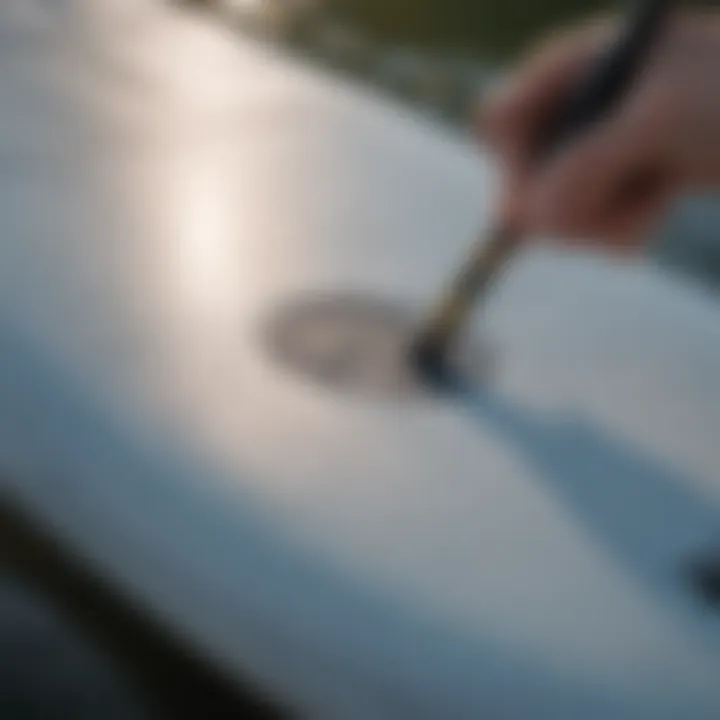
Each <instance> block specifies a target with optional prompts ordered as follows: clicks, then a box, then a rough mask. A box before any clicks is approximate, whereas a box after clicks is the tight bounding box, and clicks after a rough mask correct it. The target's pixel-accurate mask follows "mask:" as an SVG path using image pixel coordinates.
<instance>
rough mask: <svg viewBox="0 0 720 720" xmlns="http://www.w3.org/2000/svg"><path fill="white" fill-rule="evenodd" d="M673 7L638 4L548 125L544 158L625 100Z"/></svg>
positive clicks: (666, 2)
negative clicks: (607, 47) (610, 45)
mask: <svg viewBox="0 0 720 720" xmlns="http://www.w3.org/2000/svg"><path fill="white" fill-rule="evenodd" d="M671 6H672V2H671V1H670V0H644V1H642V2H638V3H637V4H636V7H635V8H634V9H633V10H632V11H631V13H630V15H629V17H628V18H627V20H626V21H625V26H624V28H623V29H622V31H621V33H620V37H619V38H618V39H617V40H616V41H615V42H614V43H613V45H612V47H611V48H610V49H609V50H607V51H606V52H605V53H604V54H603V55H602V56H601V57H600V59H599V61H598V63H597V65H595V66H594V67H593V69H592V70H591V71H590V74H589V76H588V77H587V78H586V79H585V81H584V82H583V83H581V84H580V85H579V86H578V88H577V89H576V91H575V93H574V94H572V95H571V96H570V98H569V99H568V100H567V101H566V103H564V104H563V107H562V109H561V111H560V113H559V114H558V115H557V116H556V117H555V118H553V120H552V122H550V123H549V124H548V127H547V129H546V131H545V132H544V133H543V136H542V139H541V143H540V147H539V148H538V150H539V155H540V156H541V157H546V156H547V155H549V154H552V153H554V152H556V151H557V150H558V149H560V147H561V146H563V145H564V144H565V143H567V142H569V141H570V140H572V139H574V138H575V137H576V136H577V135H579V134H580V133H582V132H583V131H585V130H587V129H588V127H590V126H591V125H593V124H594V123H596V122H597V121H598V120H601V119H602V118H603V117H604V116H605V115H607V114H608V113H609V112H610V111H611V110H612V108H613V106H614V105H615V104H616V103H618V102H619V101H620V100H621V99H622V97H623V95H624V94H625V93H626V92H627V90H628V89H629V88H630V87H631V85H632V83H633V81H634V80H635V78H636V77H637V75H638V73H639V71H640V69H641V68H642V66H643V64H644V63H645V62H646V61H647V57H648V55H649V52H650V49H651V46H652V45H653V43H654V41H655V40H656V38H657V37H658V35H659V34H660V31H661V30H662V28H663V26H664V23H665V19H666V17H667V16H668V14H669V11H670V9H671Z"/></svg>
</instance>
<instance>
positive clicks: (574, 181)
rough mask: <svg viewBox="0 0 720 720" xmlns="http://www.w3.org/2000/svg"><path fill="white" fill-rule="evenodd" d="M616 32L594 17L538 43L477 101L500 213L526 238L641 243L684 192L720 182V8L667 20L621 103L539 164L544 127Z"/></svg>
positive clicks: (623, 245)
mask: <svg viewBox="0 0 720 720" xmlns="http://www.w3.org/2000/svg"><path fill="white" fill-rule="evenodd" d="M615 33H616V28H615V22H614V21H613V20H603V21H593V22H590V23H588V24H587V25H585V26H583V27H581V28H575V29H571V30H569V31H566V32H564V33H563V34H562V35H559V36H555V37H552V38H550V39H548V40H547V41H545V43H544V44H543V46H542V47H541V48H540V49H539V50H538V51H536V52H534V53H532V54H531V55H530V56H529V58H528V59H527V60H526V61H525V62H524V63H523V64H522V65H521V67H520V68H519V69H518V70H516V71H515V72H514V73H512V75H511V78H510V80H509V81H508V82H506V83H503V85H502V86H501V87H500V90H499V92H498V93H496V94H495V95H494V96H493V97H492V98H491V99H490V100H489V102H488V103H487V104H486V105H485V107H484V108H483V113H482V118H481V127H480V133H481V136H482V139H483V140H485V141H486V142H487V143H488V144H489V146H490V148H491V149H492V150H493V151H494V152H495V153H496V154H497V155H498V156H499V158H500V161H501V164H502V167H503V172H504V190H503V195H504V197H503V204H504V212H505V213H506V214H507V215H510V216H511V217H512V220H513V222H514V223H515V224H517V225H520V226H521V227H522V229H523V230H524V231H525V232H526V233H530V234H533V235H538V236H543V237H553V238H557V239H559V240H561V241H562V242H564V243H566V244H572V245H578V244H590V245H594V246H595V247H597V246H598V245H600V246H602V247H603V248H608V249H612V250H615V251H627V250H633V249H637V248H638V247H640V246H641V245H642V244H643V242H644V240H645V239H646V238H647V236H648V234H649V233H650V231H651V230H652V229H653V228H654V227H655V226H656V225H657V224H658V223H659V222H660V221H661V220H662V218H663V215H664V211H665V210H666V209H667V208H668V206H669V205H670V203H671V202H672V201H673V199H674V198H675V197H676V196H677V195H678V194H680V193H681V192H684V191H687V190H694V189H702V190H707V189H714V188H720V13H718V12H704V13H701V12H695V13H692V14H683V15H682V16H677V17H675V18H674V19H673V21H672V23H671V24H670V25H669V27H668V28H667V30H666V31H665V32H664V34H663V35H662V37H660V38H659V40H658V42H657V43H656V46H655V48H654V49H653V52H652V55H651V57H650V59H649V62H648V63H647V64H646V66H645V68H644V70H643V72H642V73H641V75H640V77H639V78H638V80H637V81H636V83H635V84H634V86H633V88H632V90H631V92H630V93H629V94H628V96H627V98H626V99H625V100H624V101H622V102H621V103H620V105H619V106H618V107H617V108H615V109H614V110H613V111H612V112H611V114H610V115H609V116H608V117H607V118H605V119H603V120H601V121H600V122H599V123H598V124H597V125H596V126H594V127H593V128H591V129H589V130H588V131H587V132H586V133H583V134H581V135H580V136H579V137H578V138H577V139H574V140H572V141H571V142H569V143H568V145H567V147H565V148H563V149H562V150H561V151H559V152H558V153H557V154H556V155H555V156H553V157H551V158H549V159H548V160H547V161H546V162H544V163H542V164H538V163H537V162H536V160H535V148H536V145H537V141H538V138H539V136H540V134H541V132H542V130H543V128H544V126H545V123H546V122H547V121H548V120H549V119H550V118H551V117H552V115H553V113H554V112H555V111H556V109H557V107H558V106H559V104H560V103H562V102H563V99H564V98H565V96H566V95H567V94H568V93H569V92H571V91H572V89H573V88H574V87H575V85H576V83H578V82H582V79H583V75H584V73H586V72H587V71H588V69H589V67H590V65H591V63H592V62H593V60H595V59H596V58H597V56H598V55H599V54H600V53H601V52H602V51H603V50H604V49H605V48H606V47H607V45H608V43H610V42H611V41H612V39H613V37H614V35H615Z"/></svg>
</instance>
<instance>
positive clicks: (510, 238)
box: [413, 0, 671, 375]
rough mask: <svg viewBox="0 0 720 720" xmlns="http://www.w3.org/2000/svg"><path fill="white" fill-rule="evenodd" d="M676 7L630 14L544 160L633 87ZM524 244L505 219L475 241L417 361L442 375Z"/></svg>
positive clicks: (643, 6)
mask: <svg viewBox="0 0 720 720" xmlns="http://www.w3.org/2000/svg"><path fill="white" fill-rule="evenodd" d="M670 7H671V1H670V0H644V1H642V2H638V3H637V5H636V6H635V7H634V8H633V9H632V11H631V12H630V14H629V16H628V19H627V21H626V23H625V26H624V28H623V30H622V31H621V33H620V36H619V37H618V39H616V40H615V42H614V43H613V44H612V46H611V47H610V48H609V50H607V51H606V52H605V53H603V55H602V56H601V57H600V59H599V61H598V62H597V64H596V65H595V66H594V67H593V69H592V70H591V71H590V73H589V75H588V76H587V77H586V78H585V79H584V81H583V82H582V83H580V84H579V85H578V87H577V89H576V90H575V92H574V93H571V95H570V97H569V98H568V99H567V100H566V102H564V103H563V104H562V107H561V109H560V111H559V112H558V114H557V115H556V116H555V117H554V118H553V120H552V122H551V123H549V125H548V127H547V128H546V129H545V132H544V133H543V134H542V136H541V142H540V144H539V147H538V155H539V159H540V160H543V159H546V158H547V156H549V155H551V154H553V153H555V152H558V151H559V150H561V149H562V147H563V146H564V145H565V144H566V143H568V142H570V141H571V140H572V139H574V138H576V137H577V136H578V135H579V134H580V133H582V132H583V131H586V130H587V129H589V127H590V126H591V125H592V124H594V123H595V122H597V121H599V120H601V119H602V118H603V117H604V116H605V115H606V114H607V113H609V112H610V111H611V110H612V108H613V106H614V105H615V104H616V103H617V102H619V101H620V100H621V99H622V97H623V95H624V94H625V93H626V92H627V91H628V90H629V89H630V87H631V86H632V83H633V81H634V80H635V78H636V77H637V75H638V73H639V71H640V68H641V67H642V64H643V63H644V62H645V61H646V59H647V57H648V55H649V51H650V49H651V46H652V44H653V43H654V41H655V40H656V39H657V36H658V35H659V32H660V30H661V29H662V27H663V25H664V20H665V18H666V16H667V14H668V11H669V9H670ZM521 244H522V237H521V235H520V234H519V233H517V232H516V230H515V228H513V227H512V226H510V225H505V224H503V223H502V219H501V224H500V225H498V226H497V227H495V228H494V229H493V231H492V233H491V235H490V237H489V238H488V239H486V240H485V241H484V242H482V243H479V244H478V245H476V247H475V249H474V251H473V254H472V256H471V257H470V258H469V260H468V261H467V262H466V263H465V265H464V266H463V268H462V270H461V271H460V273H459V274H458V276H457V277H456V278H455V282H454V283H453V285H452V286H451V288H450V291H449V293H448V294H447V295H446V296H445V297H444V298H443V299H442V300H441V302H440V304H439V306H438V307H436V308H435V313H434V315H433V316H432V317H431V319H430V322H429V323H428V324H427V326H426V327H425V328H423V329H422V330H421V332H420V334H419V335H418V337H417V338H416V342H415V343H414V345H413V352H414V357H415V360H416V361H417V362H418V364H419V365H420V366H421V367H422V368H423V371H424V372H425V374H426V375H432V374H434V373H437V372H438V371H439V370H440V369H441V367H442V363H443V362H444V357H445V356H446V355H447V352H448V350H449V348H450V345H451V343H452V342H453V341H454V340H455V339H456V338H457V336H458V334H459V332H460V331H461V329H462V326H463V325H464V324H465V323H466V322H467V320H468V318H469V317H470V314H471V312H472V310H473V308H474V306H475V305H476V303H477V301H478V299H482V298H483V297H484V296H485V295H487V292H488V290H489V288H490V286H491V285H492V282H493V281H494V280H495V279H496V277H497V276H498V275H499V273H500V272H501V271H502V270H503V268H504V267H505V266H506V265H507V264H508V263H509V262H510V260H511V259H512V258H513V257H514V255H515V254H516V252H517V251H518V249H519V248H520V246H521Z"/></svg>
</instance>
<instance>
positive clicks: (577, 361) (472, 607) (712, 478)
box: [0, 0, 720, 720]
mask: <svg viewBox="0 0 720 720" xmlns="http://www.w3.org/2000/svg"><path fill="white" fill-rule="evenodd" d="M0 92H1V96H2V110H1V111H0V182H1V183H2V185H1V186H0V187H1V188H2V192H0V218H2V227H3V233H2V240H1V241H0V321H1V323H2V325H1V328H0V330H1V332H0V346H1V352H0V383H1V388H2V393H3V397H4V402H3V404H2V410H1V411H0V465H2V469H3V482H4V483H5V484H6V487H7V490H8V491H12V492H13V493H15V494H17V495H18V496H19V497H20V498H21V499H22V500H23V501H24V502H26V503H29V504H30V505H31V506H32V507H33V508H34V509H35V511H36V512H37V513H39V514H41V515H42V516H43V517H45V518H46V519H47V520H48V521H50V522H53V523H54V524H56V525H57V526H58V527H60V528H61V529H62V530H63V532H65V533H66V534H67V536H68V537H69V538H70V539H71V540H72V542H74V543H75V546H76V547H77V548H78V549H79V550H81V551H82V552H84V553H85V554H87V555H88V556H89V557H91V559H92V560H93V561H94V562H95V563H96V564H97V567H98V568H101V569H102V570H103V571H104V572H106V573H108V574H110V575H111V576H112V577H113V578H114V579H115V580H116V581H119V582H121V583H123V584H124V585H125V587H127V588H128V590H130V591H131V592H133V593H134V594H135V595H137V596H138V597H139V598H140V599H141V600H142V601H143V602H145V603H146V604H147V605H148V607H149V608H152V609H153V610H154V611H155V612H157V613H160V614H162V615H163V617H164V618H165V619H167V620H169V621H170V622H172V623H174V624H175V625H176V626H177V627H178V628H179V629H181V630H182V631H183V632H184V633H187V634H188V635H189V636H190V637H191V638H192V639H193V640H194V641H195V642H196V643H197V644H198V646H199V647H200V648H202V649H203V651H205V652H208V653H210V654H212V655H213V656H214V657H216V658H217V659H218V660H220V661H221V662H223V663H225V664H226V665H227V666H228V667H229V668H231V669H234V670H236V671H237V672H241V673H247V672H248V671H250V674H251V675H253V676H254V677H256V678H257V679H259V680H260V681H262V682H264V683H267V684H268V687H270V688H272V689H273V690H275V691H279V692H280V693H282V694H284V695H286V696H287V697H288V698H290V699H291V700H292V702H293V703H294V704H295V705H296V706H297V707H299V708H301V709H303V710H304V711H305V712H306V713H307V714H308V715H309V716H310V717H313V718H322V717H331V718H354V717H358V718H375V717H378V718H384V717H388V718H405V717H407V718H421V717H428V718H441V717H442V718H448V717H450V718H477V717H503V718H513V719H514V718H517V719H518V720H525V719H526V718H528V719H529V718H533V719H535V718H556V719H563V718H567V719H568V720H569V719H574V718H579V717H582V718H589V719H591V718H603V719H605V718H633V720H637V719H642V718H648V719H650V718H652V719H653V720H659V719H663V718H668V719H670V718H679V717H682V718H684V719H685V720H692V719H697V720H700V719H702V720H705V719H706V718H707V719H710V718H714V717H716V716H717V708H718V707H720V681H719V678H720V619H718V616H717V615H715V616H713V615H712V614H711V613H708V612H705V611H703V610H702V609H700V608H699V606H698V604H697V602H696V600H695V599H694V597H693V596H692V594H691V593H690V592H689V590H688V589H687V588H686V586H685V585H684V583H683V582H682V578H681V577H680V573H681V570H682V564H683V562H684V561H685V560H686V559H687V558H688V556H691V555H693V554H694V553H695V552H696V551H698V550H702V549H705V548H706V547H708V546H709V545H710V544H712V542H713V541H714V540H716V539H717V537H718V534H720V474H719V472H718V468H720V442H718V440H719V437H718V429H719V428H720V305H719V304H718V302H717V300H716V299H713V298H712V297H711V296H709V295H706V294H705V293H703V292H702V291H700V290H697V289H695V288H693V287H690V286H687V285H683V284H681V283H680V282H679V281H677V280H672V279H670V278H667V277H663V276H661V275H660V274H658V273H657V272H656V271H654V270H652V269H651V268H648V267H642V266H622V265H614V264H612V263H609V262H607V261H605V260H601V259H598V258H588V257H584V258H578V257H566V256H563V255H554V254H551V253H549V252H546V253H540V252H537V253H534V254H532V255H530V254H529V255H528V256H527V257H526V258H525V259H524V260H523V261H522V262H521V263H519V264H518V266H517V267H516V268H515V269H513V271H512V274H511V275H510V276H509V277H508V278H507V281H506V283H505V284H504V285H503V287H502V289H501V291H500V292H499V293H498V294H497V295H496V296H495V298H494V299H493V301H492V303H491V306H490V307H489V309H488V310H489V311H488V315H487V318H486V319H487V333H488V335H489V336H490V337H491V338H492V342H493V343H494V344H495V345H496V347H497V349H498V352H499V353H500V355H501V359H502V363H501V372H500V373H499V375H498V377H497V381H496V383H495V385H494V386H493V387H492V388H491V390H490V391H488V392H486V393H483V394H481V395H478V396H477V397H475V398H469V399H468V400H467V401H466V402H465V403H464V404H462V405H460V404H459V403H451V402H443V401H438V402H435V403H429V404H427V403H426V404H421V405H419V406H417V405H413V406H410V405H404V406H392V405H380V404H374V403H371V402H361V401H358V400H350V399H344V398H338V397H333V396H331V395H328V394H325V393H323V392H320V391H318V390H317V389H315V388H313V387H307V386H304V385H303V384H301V383H300V382H298V381H297V380H296V379H295V378H292V377H288V376H283V375H282V374H280V373H278V372H277V371H276V370H275V368H274V367H272V366H271V365H269V364H268V363H267V362H266V361H265V358H264V357H263V356H262V354H261V352H260V350H259V348H258V346H257V343H256V340H255V335H254V332H255V326H256V323H257V320H258V318H259V317H260V316H262V314H263V313H265V312H266V311H268V310H269V309H271V308H272V307H273V306H274V304H275V303H277V302H278V301H279V300H280V299H282V298H285V297H287V296H288V294H290V293H292V292H296V291H305V290H317V289H320V290H325V289H333V288H337V289H340V290H345V289H362V290H367V291H369V292H374V293H378V294H385V295H388V296H390V297H397V298H398V299H400V300H402V301H404V302H410V303H416V304H417V305H418V307H422V306H423V304H424V303H425V302H427V301H428V300H429V299H430V297H431V296H432V294H433V291H434V290H436V289H437V287H438V286H439V285H440V284H441V283H442V282H444V280H445V279H446V277H447V273H448V271H450V270H451V269H452V268H453V267H454V266H455V264H456V262H457V260H458V259H459V258H460V257H462V254H463V252H464V251H465V249H466V244H467V242H468V241H469V239H470V238H471V237H472V235H473V234H474V232H475V231H476V224H477V220H478V216H479V215H480V214H481V213H482V212H483V210H486V209H487V208H482V207H481V203H482V202H485V203H487V205H488V206H489V204H490V201H491V195H492V193H491V189H492V182H493V174H492V169H491V168H490V167H488V166H487V165H486V164H485V163H483V162H482V161H481V159H479V158H478V156H477V155H476V154H473V153H472V152H471V150H470V148H469V146H466V145H464V144H463V143H462V142H461V141H459V140H453V139H448V138H444V137H443V136H442V135H441V133H440V131H439V130H437V129H435V128H433V127H431V126H427V125H423V124H422V123H420V122H419V121H417V120H414V119H412V118H409V117H404V116H403V115H402V113H400V112H399V111H398V110H397V109H396V108H395V107H393V106H391V105H387V104H385V103H384V102H383V101H381V100H378V99H376V98H373V97H369V96H366V95H364V94H362V93H359V92H355V91H352V90H350V89H347V88H345V87H343V86H340V85H338V84H336V83H335V82H334V81H333V80H331V79H329V78H327V77H325V76H321V75H318V74H315V73H314V72H312V71H309V70H307V69H305V68H302V67H300V66H299V65H297V64H293V63H291V62H290V61H288V60H286V59H283V58H281V57H279V56H278V55H276V54H274V53H273V52H271V51H268V50H265V49H262V48H258V47H256V46H254V45H252V44H250V43H247V42H245V41H241V40H240V39H239V38H238V37H237V36H234V35H232V34H231V33H230V32H228V31H224V30H222V29H221V28H218V27H217V26H215V25H213V23H211V22H207V21H205V20H202V19H199V18H197V17H195V16H193V15H191V14H187V13H182V12H179V11H176V10H174V9H171V8H168V7H167V6H166V5H165V4H163V3H154V2H151V0H132V1H130V0H124V1H123V2H112V1H111V0H94V2H93V1H92V0H75V1H74V2H71V1H70V0H65V1H64V2H49V1H48V2H40V1H39V0H5V2H4V3H3V4H2V6H0Z"/></svg>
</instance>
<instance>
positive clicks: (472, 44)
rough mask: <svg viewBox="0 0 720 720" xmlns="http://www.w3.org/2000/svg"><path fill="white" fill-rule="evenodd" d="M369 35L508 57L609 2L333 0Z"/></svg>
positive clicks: (389, 40)
mask: <svg viewBox="0 0 720 720" xmlns="http://www.w3.org/2000/svg"><path fill="white" fill-rule="evenodd" d="M329 5H330V7H331V8H334V9H335V10H336V11H337V12H338V13H339V14H340V15H341V16H342V17H344V18H346V19H348V20H350V21H351V22H352V23H353V25H355V26H356V27H360V28H362V29H363V30H365V31H366V32H368V33H369V34H370V35H371V36H373V37H375V38H378V39H381V40H384V41H388V42H393V43H398V44H412V45H421V46H425V47H438V46H439V47H443V48H457V49H460V50H469V51H472V52H474V53H477V54H479V55H481V56H489V57H506V56H508V55H509V54H512V53H515V52H517V51H519V50H522V48H524V47H525V46H526V45H527V44H528V43H531V42H532V41H533V40H534V39H535V38H537V37H538V36H539V35H541V34H542V33H543V32H545V31H547V30H549V29H550V28H552V27H555V26H557V25H558V24H562V23H567V22H570V21H572V20H576V19H578V18H580V17H583V16H585V15H587V14H589V13H594V12H597V11H598V10H599V9H607V8H612V7H614V6H616V5H617V3H615V2H612V1H611V0H329Z"/></svg>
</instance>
